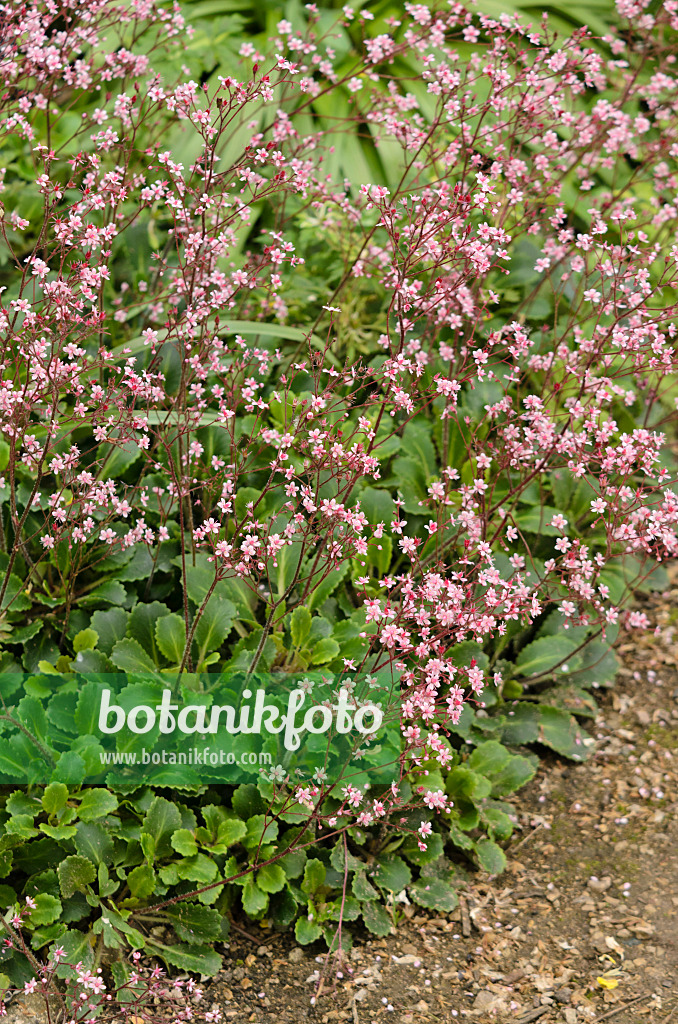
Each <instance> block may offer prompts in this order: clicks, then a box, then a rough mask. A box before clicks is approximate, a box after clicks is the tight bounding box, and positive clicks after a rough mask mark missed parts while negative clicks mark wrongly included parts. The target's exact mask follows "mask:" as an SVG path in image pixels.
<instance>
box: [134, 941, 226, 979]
mask: <svg viewBox="0 0 678 1024" xmlns="http://www.w3.org/2000/svg"><path fill="white" fill-rule="evenodd" d="M146 949H147V951H148V952H149V954H151V955H153V954H155V955H156V956H159V957H161V958H162V959H163V960H164V961H165V962H166V963H167V964H170V965H171V966H172V967H177V968H178V969H179V970H180V971H189V972H190V973H191V974H205V975H207V976H208V977H210V978H211V977H213V976H214V975H215V974H217V973H218V972H219V971H220V970H221V965H222V959H221V957H220V956H219V954H218V953H215V951H214V950H213V949H210V948H209V946H199V945H195V946H194V945H190V946H189V945H188V944H184V943H181V942H177V943H176V944H175V945H173V946H165V945H162V944H161V943H159V942H151V941H149V942H147V943H146Z"/></svg>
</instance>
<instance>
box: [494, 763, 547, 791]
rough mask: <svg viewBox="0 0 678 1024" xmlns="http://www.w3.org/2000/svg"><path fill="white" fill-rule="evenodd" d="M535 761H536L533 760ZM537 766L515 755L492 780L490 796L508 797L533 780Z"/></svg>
mask: <svg viewBox="0 0 678 1024" xmlns="http://www.w3.org/2000/svg"><path fill="white" fill-rule="evenodd" d="M535 760H536V759H535ZM536 772H537V765H536V764H535V763H533V762H532V761H530V760H529V758H527V757H521V756H520V755H519V754H515V755H514V756H512V757H510V758H509V759H508V761H507V762H506V764H505V765H504V767H503V768H502V769H501V771H500V772H498V773H497V774H496V775H495V776H493V778H492V796H508V794H509V793H515V791H516V790H517V789H520V787H521V786H524V785H525V783H526V782H529V781H530V779H532V778H534V776H535V774H536Z"/></svg>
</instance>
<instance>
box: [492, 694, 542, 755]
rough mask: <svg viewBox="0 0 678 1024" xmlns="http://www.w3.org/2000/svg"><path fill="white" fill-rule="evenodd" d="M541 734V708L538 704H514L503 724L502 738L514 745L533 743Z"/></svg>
mask: <svg viewBox="0 0 678 1024" xmlns="http://www.w3.org/2000/svg"><path fill="white" fill-rule="evenodd" d="M538 735H539V708H538V707H537V705H536V704H514V705H513V706H512V707H511V710H510V711H509V713H508V717H507V719H506V722H505V723H504V725H503V726H502V730H501V738H502V739H503V740H504V742H505V743H509V744H510V745H512V746H521V745H522V744H524V743H533V742H534V741H535V740H536V739H537V736H538Z"/></svg>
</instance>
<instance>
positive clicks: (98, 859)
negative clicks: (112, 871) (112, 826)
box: [73, 822, 114, 864]
mask: <svg viewBox="0 0 678 1024" xmlns="http://www.w3.org/2000/svg"><path fill="white" fill-rule="evenodd" d="M73 842H74V845H75V848H76V850H77V852H78V853H79V854H80V855H81V856H83V857H87V859H88V860H91V861H92V862H93V863H94V864H110V863H112V861H113V849H114V847H113V840H112V839H111V837H110V836H109V834H108V832H107V831H106V829H105V828H104V827H103V825H97V824H94V823H92V824H87V823H85V822H81V823H80V824H79V825H78V828H77V833H76V836H75V838H74V840H73Z"/></svg>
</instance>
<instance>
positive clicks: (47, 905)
mask: <svg viewBox="0 0 678 1024" xmlns="http://www.w3.org/2000/svg"><path fill="white" fill-rule="evenodd" d="M33 899H34V900H35V903H36V907H35V910H31V916H30V917H29V918H28V923H27V926H28V927H29V928H31V929H33V928H37V927H39V926H40V925H45V924H52V922H53V921H58V919H59V917H60V916H61V900H59V899H57V897H56V896H50V895H49V893H46V892H39V893H37V894H36V895H35V896H34V897H33Z"/></svg>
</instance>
